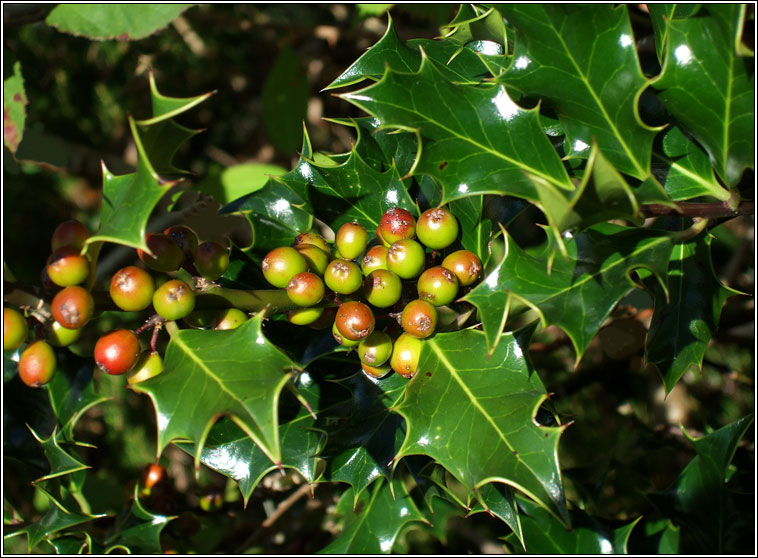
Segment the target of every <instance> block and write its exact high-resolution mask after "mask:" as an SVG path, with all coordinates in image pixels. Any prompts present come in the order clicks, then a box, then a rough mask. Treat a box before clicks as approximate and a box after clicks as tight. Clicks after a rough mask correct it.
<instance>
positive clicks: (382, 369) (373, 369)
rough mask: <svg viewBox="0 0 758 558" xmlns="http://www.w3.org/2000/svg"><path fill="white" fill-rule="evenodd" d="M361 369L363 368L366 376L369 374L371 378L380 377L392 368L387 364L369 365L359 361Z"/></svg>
mask: <svg viewBox="0 0 758 558" xmlns="http://www.w3.org/2000/svg"><path fill="white" fill-rule="evenodd" d="M361 370H363V373H364V374H366V375H367V376H371V377H372V378H381V377H382V376H386V375H387V372H389V371H390V370H392V368H390V365H389V364H382V365H381V366H371V365H370V364H366V363H365V362H361Z"/></svg>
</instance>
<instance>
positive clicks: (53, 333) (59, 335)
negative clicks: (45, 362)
mask: <svg viewBox="0 0 758 558" xmlns="http://www.w3.org/2000/svg"><path fill="white" fill-rule="evenodd" d="M81 336H82V329H81V328H79V329H68V328H65V327H63V326H62V325H61V324H59V323H58V322H56V321H55V320H53V322H52V324H51V325H50V326H49V328H48V330H47V342H48V343H50V344H51V345H52V346H53V347H68V346H69V345H71V344H72V343H75V342H77V341H78V340H79V338H80V337H81Z"/></svg>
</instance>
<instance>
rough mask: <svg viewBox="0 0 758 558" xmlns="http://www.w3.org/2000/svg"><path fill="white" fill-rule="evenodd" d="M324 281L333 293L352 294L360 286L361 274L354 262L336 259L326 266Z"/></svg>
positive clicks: (361, 281)
mask: <svg viewBox="0 0 758 558" xmlns="http://www.w3.org/2000/svg"><path fill="white" fill-rule="evenodd" d="M324 282H325V283H326V286H327V287H329V288H330V289H331V290H333V291H334V292H335V293H339V294H344V295H347V294H352V293H354V292H355V291H357V290H358V289H360V288H361V284H362V283H363V274H362V273H361V268H360V267H358V264H356V263H355V262H351V261H348V260H341V259H336V260H332V261H331V262H330V263H329V265H328V266H326V271H324Z"/></svg>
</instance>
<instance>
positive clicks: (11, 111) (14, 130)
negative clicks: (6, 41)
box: [3, 62, 29, 153]
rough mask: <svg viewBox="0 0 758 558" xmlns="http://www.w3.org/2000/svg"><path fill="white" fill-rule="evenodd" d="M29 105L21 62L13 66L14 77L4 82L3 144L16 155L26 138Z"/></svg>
mask: <svg viewBox="0 0 758 558" xmlns="http://www.w3.org/2000/svg"><path fill="white" fill-rule="evenodd" d="M28 103H29V101H28V99H27V98H26V91H25V90H24V78H23V77H22V76H21V62H16V63H15V64H14V65H13V75H12V76H11V77H9V78H7V79H5V80H4V81H3V143H4V144H5V146H6V147H7V148H8V149H9V150H10V152H11V153H16V149H17V148H18V144H19V143H21V139H22V138H23V137H24V124H25V122H26V105H27V104H28Z"/></svg>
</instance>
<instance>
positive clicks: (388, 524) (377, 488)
mask: <svg viewBox="0 0 758 558" xmlns="http://www.w3.org/2000/svg"><path fill="white" fill-rule="evenodd" d="M337 512H338V513H340V514H341V515H342V517H343V520H344V523H343V528H342V533H341V534H340V535H339V536H338V537H337V539H336V540H334V541H333V542H332V543H331V544H329V545H328V546H327V547H326V548H323V549H322V550H320V551H319V554H390V553H391V552H392V547H393V546H394V544H395V542H396V541H397V538H398V536H399V535H400V532H401V531H402V530H403V528H404V527H405V526H406V525H407V524H408V523H411V522H414V521H421V522H423V521H425V519H424V516H423V515H422V514H421V512H420V511H419V509H418V508H417V507H416V504H415V503H414V502H413V499H412V498H411V497H410V494H408V489H407V488H406V486H405V484H403V483H402V482H399V481H398V482H395V483H394V485H393V487H392V489H391V488H390V484H389V482H388V481H385V480H384V479H380V480H378V481H376V482H375V483H374V486H373V488H372V489H371V490H364V491H363V492H362V493H361V494H360V495H359V496H358V498H357V500H356V501H355V502H354V496H353V489H348V490H346V491H345V492H344V493H343V494H342V497H341V498H340V501H339V503H338V504H337Z"/></svg>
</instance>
